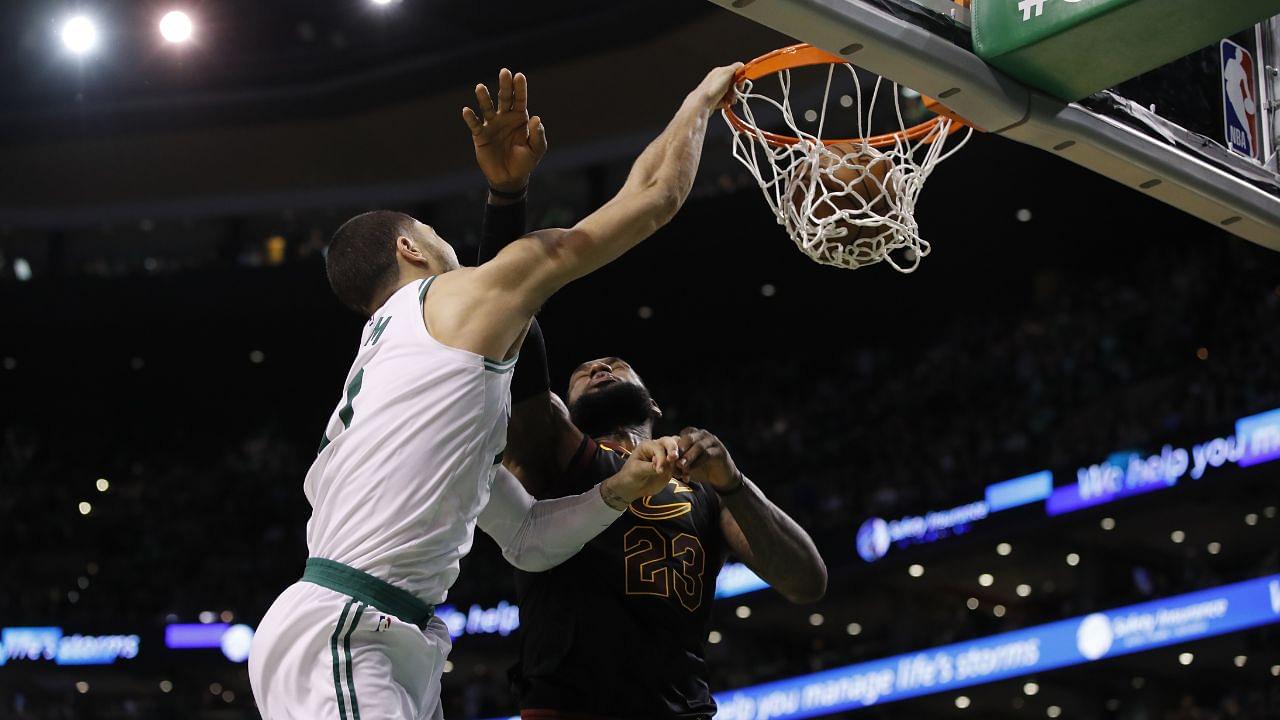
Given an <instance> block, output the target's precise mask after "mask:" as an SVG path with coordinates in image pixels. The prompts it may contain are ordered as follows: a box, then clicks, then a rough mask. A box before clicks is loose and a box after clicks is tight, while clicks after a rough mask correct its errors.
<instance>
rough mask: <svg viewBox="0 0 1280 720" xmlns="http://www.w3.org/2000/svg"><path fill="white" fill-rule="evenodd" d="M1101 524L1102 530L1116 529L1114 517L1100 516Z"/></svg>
mask: <svg viewBox="0 0 1280 720" xmlns="http://www.w3.org/2000/svg"><path fill="white" fill-rule="evenodd" d="M1101 525H1102V529H1103V530H1115V529H1116V520H1115V518H1109V517H1104V518H1102V523H1101Z"/></svg>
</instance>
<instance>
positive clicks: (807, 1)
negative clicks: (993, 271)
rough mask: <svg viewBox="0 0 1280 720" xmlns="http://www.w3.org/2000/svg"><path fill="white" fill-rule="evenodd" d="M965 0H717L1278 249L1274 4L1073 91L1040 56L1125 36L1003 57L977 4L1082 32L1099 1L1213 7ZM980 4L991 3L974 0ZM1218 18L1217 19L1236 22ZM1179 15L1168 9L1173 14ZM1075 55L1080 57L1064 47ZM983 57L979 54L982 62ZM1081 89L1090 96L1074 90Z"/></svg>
mask: <svg viewBox="0 0 1280 720" xmlns="http://www.w3.org/2000/svg"><path fill="white" fill-rule="evenodd" d="M973 1H974V2H975V3H977V4H978V6H977V7H974V8H969V7H967V6H968V5H969V2H967V0H961V2H957V1H955V0H712V2H715V3H716V4H718V5H721V6H723V7H725V8H726V9H728V10H731V11H733V12H736V13H738V14H740V15H743V16H745V17H747V18H749V19H752V20H754V21H756V22H759V23H761V24H764V25H768V26H770V27H772V28H774V29H776V30H778V31H780V32H783V33H785V34H787V35H790V36H792V37H794V38H796V39H797V40H800V41H803V42H807V43H810V44H812V45H815V46H817V47H820V48H823V49H824V50H827V51H829V52H832V53H837V54H839V55H841V56H842V57H845V58H847V59H848V61H849V62H851V63H854V64H856V65H857V66H859V67H861V68H864V69H866V70H869V71H871V72H873V73H876V74H879V75H883V76H885V77H887V78H889V79H891V80H894V81H895V82H898V83H900V84H901V85H904V86H906V87H910V88H914V89H915V90H918V91H919V92H921V93H924V94H925V95H928V96H931V97H935V98H938V99H939V100H941V101H942V102H944V103H945V104H946V105H947V106H948V107H950V108H951V109H952V110H953V111H955V112H956V113H957V114H959V115H960V116H962V117H964V118H965V119H966V120H968V121H969V122H970V123H972V124H973V125H975V126H976V127H978V128H980V129H983V130H985V131H987V132H991V133H996V134H999V135H1002V136H1004V137H1006V138H1009V139H1012V140H1016V141H1018V142H1022V143H1025V144H1028V145H1032V146H1034V147H1037V148H1040V149H1042V150H1044V151H1046V152H1050V153H1053V154H1055V155H1059V156H1061V157H1063V158H1065V159H1067V160H1071V161H1072V162H1075V163H1077V164H1079V165H1082V166H1084V167H1087V168H1090V169H1092V170H1094V171H1096V172H1098V173H1100V174H1102V175H1105V176H1107V177H1109V178H1111V179H1113V180H1116V181H1117V182H1120V183H1123V184H1125V185H1127V186H1129V187H1131V188H1133V189H1134V190H1135V191H1138V192H1142V193H1144V194H1147V195H1150V196H1152V197H1154V198H1156V199H1158V200H1161V201H1163V202H1165V203H1168V204H1169V205H1172V206H1174V207H1178V208H1180V209H1182V210H1184V211H1186V212H1188V213H1190V214H1192V215H1195V216H1196V217H1199V218H1201V219H1203V220H1205V221H1206V222H1209V223H1212V224H1213V225H1216V226H1219V227H1221V228H1223V229H1224V230H1227V231H1229V232H1231V233H1233V234H1235V235H1237V236H1239V237H1242V238H1245V239H1248V240H1251V241H1253V242H1256V243H1259V244H1261V245H1265V246H1267V247H1270V248H1273V249H1276V250H1280V162H1278V160H1277V148H1280V122H1277V108H1278V107H1280V103H1278V102H1277V98H1280V77H1278V76H1277V70H1276V66H1277V60H1278V59H1280V58H1278V57H1277V55H1278V48H1280V21H1278V20H1277V17H1275V16H1276V15H1277V14H1280V0H1223V3H1221V7H1222V8H1226V7H1227V6H1238V7H1243V8H1244V12H1252V13H1254V14H1255V15H1257V16H1259V17H1264V18H1265V17H1266V16H1271V17H1270V19H1263V21H1262V22H1261V23H1258V24H1256V25H1249V26H1248V27H1245V28H1244V29H1243V30H1241V31H1240V32H1234V33H1232V34H1230V35H1228V36H1227V37H1222V38H1218V37H1214V38H1211V42H1208V43H1207V44H1205V45H1204V46H1203V47H1200V49H1197V50H1195V51H1194V52H1191V53H1190V54H1189V55H1186V56H1184V57H1181V58H1178V59H1174V60H1173V61H1172V62H1168V63H1165V64H1163V65H1159V66H1158V67H1155V68H1154V69H1150V70H1147V71H1146V72H1141V73H1140V74H1136V75H1135V76H1133V77H1129V76H1127V75H1124V76H1121V77H1118V78H1116V80H1117V81H1118V82H1116V83H1114V84H1113V85H1109V86H1103V87H1102V88H1100V89H1099V88H1094V87H1088V86H1087V81H1086V82H1085V83H1083V84H1082V83H1079V82H1077V83H1076V84H1075V85H1074V87H1072V86H1070V85H1071V84H1070V83H1068V82H1064V83H1063V84H1065V85H1068V87H1065V88H1064V87H1061V86H1060V85H1056V84H1055V83H1054V82H1053V81H1054V80H1057V79H1063V80H1077V79H1078V78H1077V77H1074V75H1073V74H1072V73H1065V72H1063V71H1059V72H1058V77H1056V78H1055V77H1054V72H1053V71H1052V70H1049V71H1047V72H1046V71H1044V70H1043V69H1042V68H1040V69H1037V68H1035V64H1036V62H1038V61H1040V60H1043V59H1044V58H1046V57H1047V58H1049V59H1050V61H1052V60H1053V53H1054V52H1058V53H1059V57H1058V58H1057V60H1058V61H1059V65H1058V67H1066V66H1067V64H1064V62H1063V61H1064V60H1066V61H1069V62H1070V66H1071V67H1077V66H1080V67H1084V66H1087V65H1088V58H1089V56H1090V54H1091V53H1090V50H1091V49H1092V48H1096V47H1112V46H1114V44H1116V43H1120V44H1124V43H1125V38H1124V37H1123V36H1119V37H1117V36H1116V35H1115V33H1114V32H1112V33H1110V35H1106V36H1102V37H1091V38H1086V39H1085V40H1084V41H1083V42H1081V43H1077V44H1076V45H1075V46H1074V47H1072V46H1067V47H1066V48H1065V49H1061V48H1060V49H1057V50H1055V49H1054V48H1053V47H1051V46H1050V47H1047V48H1046V45H1051V44H1050V43H1040V44H1037V43H1032V42H1028V43H1027V44H1026V45H1025V46H1024V47H1023V48H1022V49H1024V50H1025V49H1026V48H1028V47H1029V48H1031V52H1040V53H1041V56H1040V57H1036V56H1034V55H1032V56H1027V55H1022V56H1018V55H1016V54H1014V53H1006V54H1004V55H1002V56H1001V57H1000V58H999V59H995V58H994V57H993V55H994V54H998V53H1000V52H1002V50H1001V49H999V48H997V49H993V47H992V46H993V43H992V42H991V41H990V38H989V36H987V37H982V36H980V35H979V34H978V33H977V32H975V31H974V28H975V22H976V21H979V20H982V18H979V17H977V16H978V13H981V12H987V13H990V12H994V11H995V9H996V8H998V9H999V10H1000V12H1002V13H1005V15H1009V16H1011V19H1010V20H1009V22H1010V23H1011V27H1013V29H1015V30H1019V31H1020V30H1022V29H1023V27H1028V26H1034V25H1035V18H1037V14H1036V13H1037V11H1040V12H1047V13H1049V14H1052V13H1053V12H1058V13H1068V12H1073V13H1078V14H1081V17H1080V18H1078V19H1077V20H1078V22H1079V24H1080V26H1086V27H1087V23H1089V22H1097V21H1096V20H1095V19H1094V18H1092V17H1089V16H1087V14H1086V13H1089V12H1092V13H1093V14H1094V15H1097V14H1098V13H1100V12H1101V11H1103V10H1105V9H1107V6H1114V7H1120V9H1121V10H1122V11H1125V12H1132V11H1133V9H1134V8H1142V7H1147V8H1154V12H1165V11H1168V10H1169V9H1170V8H1172V7H1173V6H1174V5H1175V4H1181V5H1184V6H1186V7H1187V8H1190V9H1189V10H1188V11H1189V12H1201V13H1206V14H1207V13H1214V12H1217V11H1218V10H1219V3H1205V4H1201V5H1199V6H1198V7H1192V6H1190V5H1187V3H1185V2H1183V0H1167V1H1166V2H1164V3H1163V4H1157V3H1153V2H1151V1H1150V0H973ZM984 2H985V3H987V4H988V5H986V6H983V5H981V3H984ZM1273 5H1274V7H1272V6H1273ZM1260 9H1261V12H1259V11H1260ZM1223 12H1224V13H1225V12H1226V11H1225V10H1223ZM1165 14H1167V15H1171V16H1172V15H1173V13H1172V12H1165ZM1046 17H1048V15H1046ZM1234 17H1237V18H1238V17H1244V15H1237V16H1234ZM1024 18H1025V19H1026V20H1029V21H1032V22H1031V23H1030V25H1028V26H1023V25H1021V23H1022V22H1023V19H1024ZM1217 20H1219V21H1220V22H1219V26H1221V27H1227V26H1230V24H1231V22H1232V19H1231V18H1217ZM1175 21H1178V19H1177V18H1176V17H1174V18H1171V19H1170V20H1169V22H1175ZM1139 22H1146V23H1156V24H1158V22H1160V19H1157V20H1153V19H1151V18H1149V17H1148V18H1146V19H1145V20H1141V19H1137V18H1135V17H1134V16H1132V15H1131V16H1130V17H1129V20H1128V28H1129V29H1131V30H1132V29H1134V28H1137V27H1139V26H1138V25H1137V23H1139ZM1180 22H1181V25H1182V26H1185V25H1187V23H1185V22H1184V21H1180ZM1224 23H1225V24H1224ZM1150 30H1151V32H1150V35H1152V36H1160V35H1161V34H1162V32H1161V30H1160V28H1159V27H1151V28H1150ZM1106 43H1111V44H1112V45H1106ZM1132 44H1133V45H1139V44H1140V43H1138V42H1134V43H1132ZM1073 51H1074V52H1075V53H1076V55H1075V56H1070V55H1068V56H1066V57H1065V58H1064V57H1063V56H1062V53H1063V52H1067V53H1070V52H1073ZM980 52H981V53H983V54H984V56H986V57H987V58H988V59H987V60H984V59H983V57H979V53H980ZM1140 53H1141V50H1138V51H1134V50H1132V49H1130V55H1131V56H1132V55H1134V54H1139V57H1138V58H1137V59H1136V62H1138V63H1141V60H1142V58H1141V56H1140ZM1129 60H1130V61H1131V62H1133V61H1134V58H1132V57H1130V58H1129ZM1095 64H1097V63H1095ZM1152 64H1154V63H1149V64H1148V67H1149V66H1150V65H1152ZM995 65H1000V67H1001V68H1003V69H998V68H997V67H995ZM1142 69H1144V70H1146V67H1143V68H1142ZM1024 70H1025V71H1024ZM1081 73H1086V71H1085V70H1081ZM1014 75H1017V76H1018V77H1017V78H1015V77H1014ZM1105 76H1106V71H1105V68H1103V69H1099V70H1098V74H1097V75H1096V77H1105ZM1082 87H1083V88H1084V89H1085V90H1087V91H1088V94H1087V95H1082V96H1080V97H1073V96H1072V95H1071V93H1072V92H1073V91H1078V90H1080V88H1082Z"/></svg>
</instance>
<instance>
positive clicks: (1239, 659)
mask: <svg viewBox="0 0 1280 720" xmlns="http://www.w3.org/2000/svg"><path fill="white" fill-rule="evenodd" d="M1233 662H1235V664H1236V667H1244V666H1245V664H1246V663H1248V662H1249V658H1248V656H1246V655H1237V656H1236V657H1235V660H1234V661H1233Z"/></svg>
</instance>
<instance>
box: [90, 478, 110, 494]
mask: <svg viewBox="0 0 1280 720" xmlns="http://www.w3.org/2000/svg"><path fill="white" fill-rule="evenodd" d="M93 485H94V487H96V488H98V492H106V491H107V490H109V489H110V488H111V483H110V482H108V481H107V479H106V478H98V481H97V482H96V483H94V484H93Z"/></svg>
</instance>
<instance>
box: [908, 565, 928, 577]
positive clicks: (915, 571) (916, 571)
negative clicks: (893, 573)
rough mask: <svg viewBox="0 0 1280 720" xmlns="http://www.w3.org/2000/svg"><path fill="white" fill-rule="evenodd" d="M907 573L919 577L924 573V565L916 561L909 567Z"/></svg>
mask: <svg viewBox="0 0 1280 720" xmlns="http://www.w3.org/2000/svg"><path fill="white" fill-rule="evenodd" d="M907 574H908V575H910V576H911V577H914V578H918V577H920V576H921V575H924V566H923V565H921V564H919V563H915V564H913V565H912V566H911V567H909V568H907Z"/></svg>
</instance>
